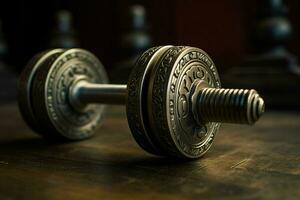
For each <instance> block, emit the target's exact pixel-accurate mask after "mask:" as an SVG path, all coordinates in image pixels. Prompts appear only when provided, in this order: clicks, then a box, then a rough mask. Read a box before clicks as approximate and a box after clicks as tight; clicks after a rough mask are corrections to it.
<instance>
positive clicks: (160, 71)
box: [147, 47, 221, 158]
mask: <svg viewBox="0 0 300 200" xmlns="http://www.w3.org/2000/svg"><path fill="white" fill-rule="evenodd" d="M150 77H151V79H150V82H149V86H148V87H149V88H148V100H147V106H148V108H147V110H148V119H149V124H150V129H151V134H152V137H155V138H156V141H158V146H159V148H160V149H161V150H162V151H163V152H164V153H163V154H164V155H168V156H175V157H184V158H198V157H200V156H202V155H203V154H205V152H206V151H207V150H208V149H209V147H210V146H211V144H212V141H213V139H214V137H215V134H216V132H217V130H218V128H219V126H220V123H207V124H202V125H201V124H199V123H197V122H196V121H195V120H194V117H193V115H192V114H193V112H192V105H191V104H192V101H191V96H192V95H190V94H191V92H192V90H193V85H195V83H199V81H201V82H203V84H205V85H207V86H208V87H215V88H220V87H221V84H220V80H219V76H218V73H217V70H216V67H215V65H214V63H213V61H212V60H211V58H210V57H209V56H208V55H207V54H206V53H205V52H204V51H202V50H200V49H197V48H192V47H172V48H169V49H168V50H167V51H166V52H165V53H164V54H163V56H162V58H161V59H160V61H159V62H158V63H156V65H155V66H154V67H153V69H152V72H151V75H150Z"/></svg>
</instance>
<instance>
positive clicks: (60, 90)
mask: <svg viewBox="0 0 300 200" xmlns="http://www.w3.org/2000/svg"><path fill="white" fill-rule="evenodd" d="M78 79H85V80H87V81H89V82H91V83H107V82H108V81H107V76H106V73H105V70H104V67H103V65H102V64H101V62H100V61H99V60H98V59H97V58H96V57H95V56H94V55H93V54H91V53H89V52H88V51H85V50H82V49H70V50H67V51H65V52H63V53H62V54H59V55H58V54H54V55H51V56H50V57H49V59H47V60H46V61H45V62H43V64H42V65H41V66H39V68H38V69H37V70H36V72H35V76H34V78H33V81H32V86H31V105H32V110H33V113H34V115H35V118H36V120H37V122H38V124H39V126H40V128H39V132H40V133H41V134H43V135H45V136H46V137H50V138H60V139H71V140H80V139H85V138H88V137H90V136H92V135H93V134H94V131H95V129H96V127H97V126H99V125H100V122H101V121H102V118H103V113H104V109H105V106H104V105H89V106H87V108H86V109H84V110H83V111H82V112H79V111H77V110H76V109H74V108H73V107H72V106H71V104H70V103H69V96H68V95H69V89H70V87H71V86H72V84H73V83H74V82H76V81H77V80H78Z"/></svg>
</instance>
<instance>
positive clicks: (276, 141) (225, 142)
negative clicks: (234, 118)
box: [0, 104, 300, 200]
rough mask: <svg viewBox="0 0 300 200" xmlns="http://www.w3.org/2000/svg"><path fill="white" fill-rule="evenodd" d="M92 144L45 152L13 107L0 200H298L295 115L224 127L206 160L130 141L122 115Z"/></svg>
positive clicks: (298, 121) (2, 148)
mask: <svg viewBox="0 0 300 200" xmlns="http://www.w3.org/2000/svg"><path fill="white" fill-rule="evenodd" d="M110 112H111V113H110V115H109V117H108V118H107V120H106V121H105V123H104V125H103V127H102V129H101V130H99V131H98V133H97V134H96V136H95V137H93V138H91V139H89V140H86V141H81V142H74V143H68V144H50V143H47V142H46V141H45V140H43V139H42V138H41V137H39V136H38V135H36V134H34V133H33V132H32V131H31V130H29V129H28V128H27V127H26V125H25V124H24V122H23V121H22V119H21V117H20V115H19V112H18V109H17V107H16V105H15V104H9V105H2V106H1V107H0V117H1V121H0V130H1V134H0V199H1V200H2V199H4V200H5V199H9V200H11V199H39V200H47V199H65V200H66V199H97V200H99V199H128V200H133V199H141V200H143V199H166V200H167V199H192V200H194V199H222V200H224V199H225V200H226V199H230V200H232V199H239V200H240V199H272V200H273V199H300V113H287V112H273V113H272V112H270V113H266V114H265V115H264V116H263V118H262V119H261V120H260V121H259V122H258V123H257V124H256V125H255V126H254V127H248V126H236V125H223V126H222V128H221V130H220V132H219V134H218V136H217V137H216V140H215V143H214V145H213V147H212V148H211V150H210V151H209V153H208V154H207V155H206V156H204V157H203V158H202V159H199V160H194V161H190V162H182V161H181V162H180V161H176V160H170V159H167V158H161V157H156V156H152V155H149V154H147V153H145V152H144V151H143V150H141V149H140V148H139V147H138V146H137V144H136V143H135V141H134V140H133V138H132V136H131V134H130V131H129V128H128V126H127V122H126V118H125V113H124V108H122V107H118V108H114V109H113V110H112V109H110Z"/></svg>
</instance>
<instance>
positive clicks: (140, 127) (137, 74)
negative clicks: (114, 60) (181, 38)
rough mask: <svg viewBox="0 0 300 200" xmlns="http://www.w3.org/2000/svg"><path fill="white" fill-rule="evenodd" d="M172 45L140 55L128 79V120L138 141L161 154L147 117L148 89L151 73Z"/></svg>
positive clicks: (155, 48)
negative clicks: (152, 135)
mask: <svg viewBox="0 0 300 200" xmlns="http://www.w3.org/2000/svg"><path fill="white" fill-rule="evenodd" d="M171 47H172V46H164V47H153V48H151V49H149V50H147V51H146V52H144V53H143V54H142V56H140V58H139V59H138V60H137V62H136V63H135V66H134V68H133V70H132V71H131V74H130V76H129V79H128V83H127V89H128V99H127V106H126V113H127V120H128V124H129V127H130V129H131V132H132V135H133V137H134V139H135V140H136V142H137V143H138V144H139V145H140V146H141V147H142V148H143V149H144V150H146V151H147V152H149V153H152V154H157V155H161V151H160V149H159V148H158V146H157V144H156V141H155V139H154V138H153V137H151V133H150V132H151V130H150V128H149V124H148V123H147V122H148V118H147V113H148V111H147V102H146V101H147V93H148V92H147V90H148V84H149V79H150V77H149V75H150V72H151V69H152V68H153V66H155V65H156V63H157V62H158V61H159V59H160V58H161V56H162V55H163V53H164V52H165V51H166V50H167V49H169V48H171Z"/></svg>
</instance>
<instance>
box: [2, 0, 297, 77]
mask: <svg viewBox="0 0 300 200" xmlns="http://www.w3.org/2000/svg"><path fill="white" fill-rule="evenodd" d="M136 3H138V4H141V5H144V6H145V7H146V11H147V13H148V24H149V26H150V28H149V32H150V33H151V36H152V38H153V41H154V43H153V45H163V44H174V45H190V46H196V47H199V48H202V49H204V50H205V51H207V52H208V53H209V54H210V55H211V57H212V58H213V59H214V60H215V61H216V63H217V64H218V69H219V70H220V71H222V70H223V69H224V68H226V67H227V66H232V65H238V64H239V62H240V60H241V59H243V57H244V56H246V55H247V53H249V52H251V41H250V40H248V36H249V33H250V32H251V29H252V25H253V23H254V22H253V21H254V19H255V17H253V16H254V14H255V11H256V10H257V9H258V5H257V1H252V0H247V1H245V0H226V1H224V0H223V1H219V0H210V1H197V0H185V1H182V0H166V1H161V0H151V1H150V0H143V1H129V0H122V1H118V0H101V1H97V0H87V1H81V0H73V1H58V0H56V1H33V0H30V1H25V0H23V1H20V0H19V1H10V3H9V4H4V5H2V6H0V17H1V19H2V21H3V31H4V33H5V37H6V40H7V44H8V48H9V63H10V64H11V65H12V66H13V67H15V68H17V69H20V68H22V66H24V63H26V62H27V61H28V59H29V58H31V57H32V55H33V54H34V53H37V52H39V51H41V50H44V49H45V48H47V44H48V40H49V37H50V34H51V29H52V28H53V22H54V20H53V19H54V13H55V12H56V11H57V10H59V9H68V10H71V12H72V13H73V15H74V23H75V24H74V26H75V29H76V31H77V33H78V38H79V40H80V42H81V47H82V48H86V49H88V50H90V51H92V52H94V53H95V54H96V55H97V56H99V57H100V59H101V60H102V62H103V63H104V64H105V66H106V68H108V69H109V68H112V67H113V66H114V62H115V61H116V59H115V55H116V51H117V48H116V47H117V45H118V38H120V37H121V34H122V33H121V31H120V29H121V27H122V19H123V16H124V13H126V12H127V10H128V7H129V6H130V5H132V4H136ZM285 3H286V5H287V6H288V8H289V14H288V17H289V19H290V21H291V23H292V25H293V29H294V35H293V37H292V41H291V42H290V43H289V44H290V45H289V49H290V51H291V52H293V53H294V54H296V55H297V56H300V46H299V45H298V44H299V42H300V41H299V40H300V37H299V31H298V30H299V23H297V22H298V20H299V17H300V16H299V15H300V14H299V4H300V2H299V1H297V0H287V1H285ZM224 65H226V66H224Z"/></svg>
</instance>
